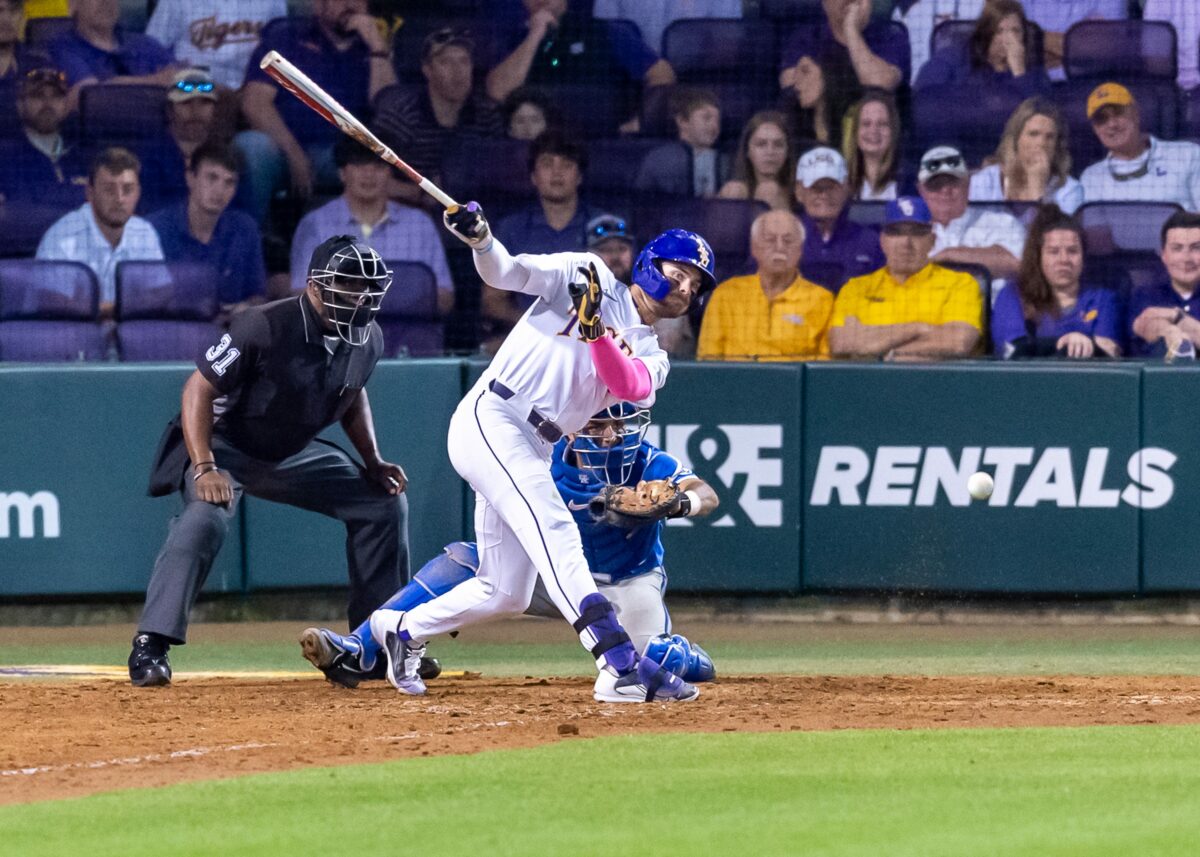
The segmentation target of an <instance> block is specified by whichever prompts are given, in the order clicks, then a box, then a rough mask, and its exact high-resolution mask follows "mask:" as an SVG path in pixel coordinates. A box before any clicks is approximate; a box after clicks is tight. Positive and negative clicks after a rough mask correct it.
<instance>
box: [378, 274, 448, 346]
mask: <svg viewBox="0 0 1200 857" xmlns="http://www.w3.org/2000/svg"><path fill="white" fill-rule="evenodd" d="M387 266H388V267H389V268H391V269H392V287H391V288H390V289H388V292H387V294H386V295H385V296H384V298H383V306H381V307H380V308H379V315H377V316H376V320H377V321H378V322H379V326H380V327H381V328H383V339H384V343H385V345H384V352H383V353H384V356H385V357H399V356H410V357H439V356H441V354H442V352H443V342H444V328H443V325H442V320H441V319H440V318H439V317H438V312H437V281H436V279H435V278H434V275H433V271H431V270H430V269H429V267H428V266H427V265H425V264H423V263H421V262H388V263H387Z"/></svg>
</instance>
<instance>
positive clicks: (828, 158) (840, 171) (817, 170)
mask: <svg viewBox="0 0 1200 857" xmlns="http://www.w3.org/2000/svg"><path fill="white" fill-rule="evenodd" d="M847 175H848V173H847V172H846V159H845V158H843V157H842V156H841V154H840V153H839V152H837V151H836V150H834V149H830V148H829V147H828V146H818V147H817V148H815V149H809V150H808V151H807V152H805V153H804V156H803V157H802V158H800V161H799V163H797V164H796V181H798V182H800V184H802V185H804V186H805V187H812V186H813V185H815V184H816V183H817V182H819V181H820V180H821V179H833V180H834V181H835V182H837V183H838V184H845V183H846V176H847Z"/></svg>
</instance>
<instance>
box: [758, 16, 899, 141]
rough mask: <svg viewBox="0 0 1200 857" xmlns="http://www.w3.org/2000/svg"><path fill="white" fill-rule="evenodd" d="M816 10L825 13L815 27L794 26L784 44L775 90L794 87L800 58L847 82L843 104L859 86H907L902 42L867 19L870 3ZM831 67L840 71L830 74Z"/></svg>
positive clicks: (857, 92)
mask: <svg viewBox="0 0 1200 857" xmlns="http://www.w3.org/2000/svg"><path fill="white" fill-rule="evenodd" d="M821 7H822V9H823V11H824V13H825V14H824V16H823V17H822V19H821V23H820V25H819V26H818V27H812V26H809V25H805V26H802V27H798V28H797V29H796V31H795V32H794V33H793V34H792V35H791V37H790V38H789V39H788V40H787V41H786V42H785V43H784V48H783V57H782V64H781V71H780V73H779V86H780V88H782V89H787V88H788V87H790V86H793V85H795V83H796V77H797V75H798V74H799V73H800V70H799V68H798V63H799V62H800V60H802V59H804V58H805V57H808V58H810V59H811V60H812V61H813V62H815V63H816V64H817V65H818V66H820V67H821V68H822V69H824V70H825V72H826V74H827V76H832V77H836V78H837V79H839V80H841V79H846V80H848V81H853V89H852V91H850V92H847V93H844V94H842V96H841V97H843V98H844V99H845V101H846V102H852V101H857V100H858V98H859V97H860V96H861V95H862V89H863V88H864V87H868V86H873V87H877V88H879V89H886V90H888V91H889V92H891V91H894V90H896V89H897V88H899V87H901V86H904V85H906V84H907V83H908V80H909V74H910V71H911V56H910V54H909V47H908V39H906V38H905V37H904V36H902V35H898V33H897V32H896V31H895V30H893V29H892V27H890V26H889V25H888V23H887V22H886V21H872V20H871V0H821ZM835 68H836V69H840V70H842V72H843V73H839V74H834V73H833V72H832V70H833V69H835ZM839 118H840V117H839Z"/></svg>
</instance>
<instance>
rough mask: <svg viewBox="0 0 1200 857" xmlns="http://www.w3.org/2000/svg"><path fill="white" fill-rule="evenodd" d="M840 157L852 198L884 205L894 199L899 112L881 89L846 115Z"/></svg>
mask: <svg viewBox="0 0 1200 857" xmlns="http://www.w3.org/2000/svg"><path fill="white" fill-rule="evenodd" d="M842 156H843V157H844V158H845V160H846V165H847V167H848V172H849V182H850V190H851V193H852V195H853V197H854V198H855V199H861V200H867V201H872V202H886V201H887V200H889V199H895V198H896V196H897V188H898V182H897V176H898V175H899V172H900V112H899V111H898V110H897V109H896V100H895V99H894V98H892V96H891V95H890V94H889V93H887V92H883V91H882V90H875V91H873V92H869V93H867V94H866V95H865V96H863V98H862V99H861V100H859V101H858V102H856V103H855V104H854V105H853V106H851V108H850V111H849V112H848V113H847V114H846V128H845V133H844V134H843V136H842Z"/></svg>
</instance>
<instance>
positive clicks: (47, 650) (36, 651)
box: [0, 634, 1200, 676]
mask: <svg viewBox="0 0 1200 857" xmlns="http://www.w3.org/2000/svg"><path fill="white" fill-rule="evenodd" d="M698 642H701V643H703V644H704V645H705V648H706V649H707V650H708V651H709V653H710V654H711V655H712V656H713V659H714V660H715V661H716V663H717V666H718V668H719V669H720V670H721V672H723V673H725V674H734V673H786V674H791V675H884V674H892V675H895V674H904V675H1055V674H1077V675H1196V674H1200V646H1197V645H1196V642H1195V640H1194V639H1187V638H1178V639H1170V638H1164V639H1154V638H1145V639H1138V638H1130V639H1089V638H1082V637H1081V638H1075V639H1062V638H1054V637H1047V638H1044V639H1028V638H1019V639H990V640H982V639H981V640H971V639H967V640H954V641H948V640H927V639H911V638H907V637H905V636H903V635H899V634H898V635H897V637H896V638H895V639H893V640H888V641H861V640H836V639H834V640H830V639H818V640H814V641H812V642H803V643H797V644H794V645H790V646H781V645H780V644H779V643H778V642H769V641H763V642H756V643H748V642H727V643H721V642H715V643H709V642H707V641H704V640H698ZM432 653H433V654H435V655H436V656H437V657H439V658H441V660H442V663H443V666H445V668H447V669H471V670H478V671H482V672H483V673H485V674H486V675H493V676H504V675H585V674H587V673H588V672H589V671H590V666H589V663H588V659H587V657H586V655H585V654H584V653H583V652H582V651H581V650H580V649H579V648H578V647H577V646H575V645H573V644H572V643H571V642H569V641H564V642H563V643H553V644H551V643H505V644H498V643H479V642H470V641H461V640H448V639H444V640H437V641H435V642H434V644H433V646H432ZM128 654H129V649H128V646H127V644H125V643H121V644H118V645H100V644H95V645H40V646H36V647H33V646H0V665H3V664H33V663H36V664H45V663H107V664H122V663H124V662H125V658H126V656H127V655H128ZM171 662H172V665H173V666H174V667H175V669H177V670H180V671H187V670H206V669H281V670H300V669H307V668H308V666H307V664H306V663H305V662H304V661H303V660H302V659H301V658H300V655H299V648H298V647H297V646H296V644H295V643H294V642H293V641H290V640H289V641H281V640H270V641H265V642H263V643H261V644H249V643H230V642H208V641H205V642H203V643H200V644H197V645H190V646H184V647H179V648H175V649H172V651H171Z"/></svg>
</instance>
